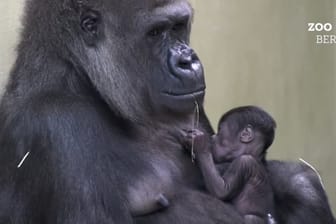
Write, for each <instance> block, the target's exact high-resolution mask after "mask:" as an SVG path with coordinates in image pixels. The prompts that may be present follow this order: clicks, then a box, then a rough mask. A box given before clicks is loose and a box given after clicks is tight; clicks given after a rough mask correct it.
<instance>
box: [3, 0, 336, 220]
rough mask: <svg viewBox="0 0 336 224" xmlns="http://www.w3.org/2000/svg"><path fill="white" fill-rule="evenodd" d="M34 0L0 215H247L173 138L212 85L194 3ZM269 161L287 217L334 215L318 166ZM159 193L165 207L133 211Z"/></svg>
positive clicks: (14, 97)
mask: <svg viewBox="0 0 336 224" xmlns="http://www.w3.org/2000/svg"><path fill="white" fill-rule="evenodd" d="M27 4H28V5H27V7H26V17H25V26H24V30H23V33H22V40H21V43H20V45H19V48H18V58H17V61H16V64H15V66H14V68H13V70H12V73H11V76H10V81H9V84H8V86H7V90H6V93H5V95H4V97H3V100H2V104H1V109H0V124H1V129H0V146H1V151H0V223H1V224H5V223H6V224H8V223H11V224H21V223H25V224H53V223H55V224H56V223H57V224H60V223H62V224H83V223H90V224H92V223H100V224H105V223H106V224H107V223H109V224H111V223H122V224H127V223H146V224H150V223H155V224H157V223H163V224H164V223H167V224H168V223H169V224H171V223H175V224H179V223H180V224H186V223H189V224H204V223H208V224H214V223H242V220H241V218H240V216H239V215H238V214H237V213H236V212H235V211H234V210H233V209H232V207H231V206H230V205H227V204H225V203H222V202H221V201H219V200H217V199H215V198H212V197H210V196H209V195H207V194H205V193H202V191H201V190H200V189H201V187H200V186H201V184H200V183H199V181H200V175H199V171H198V170H197V168H196V166H194V165H193V164H192V163H191V162H190V159H189V158H188V156H186V155H184V154H183V150H182V148H181V146H180V144H179V140H178V139H179V137H178V133H179V131H178V130H180V129H185V128H190V127H191V125H192V123H193V122H192V120H193V111H194V107H195V104H196V103H195V102H197V103H198V104H199V105H202V101H203V96H204V88H205V85H204V80H203V71H202V66H201V64H200V62H199V60H198V58H197V56H196V54H195V53H194V52H193V51H192V49H190V48H189V47H188V40H189V33H190V22H191V18H192V10H191V8H190V5H189V4H188V3H187V2H186V1H185V0H142V1H140V0H30V1H28V3H27ZM203 115H204V114H203ZM202 119H203V122H202V123H203V125H205V126H207V125H208V122H207V119H206V117H202ZM270 169H271V172H273V173H274V175H273V177H274V180H273V182H274V183H276V185H275V190H276V195H277V198H276V199H277V203H278V210H277V212H278V214H277V215H278V217H277V218H278V219H279V220H281V223H296V224H297V223H305V224H307V223H314V224H316V223H332V222H333V218H332V215H331V212H330V209H329V205H328V202H327V201H326V196H325V193H324V191H323V189H322V188H321V186H320V185H319V182H318V178H316V175H313V174H311V173H310V170H304V167H301V166H300V165H291V164H289V165H286V164H283V163H279V164H278V163H273V165H272V166H271V168H270ZM299 187H300V188H299ZM302 187H305V188H304V190H303V191H301V189H302ZM161 193H164V194H165V195H166V196H167V198H168V199H169V200H170V202H171V205H170V206H169V208H168V209H166V210H163V211H161V212H155V213H153V214H150V215H145V216H141V217H138V216H137V217H135V216H134V214H133V213H132V211H133V210H134V209H135V210H136V209H138V208H141V207H142V205H143V204H146V203H147V200H150V199H151V198H154V197H156V195H159V194H161Z"/></svg>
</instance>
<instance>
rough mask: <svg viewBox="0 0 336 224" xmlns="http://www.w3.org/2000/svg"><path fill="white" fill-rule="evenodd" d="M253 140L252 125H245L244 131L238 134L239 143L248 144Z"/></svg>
mask: <svg viewBox="0 0 336 224" xmlns="http://www.w3.org/2000/svg"><path fill="white" fill-rule="evenodd" d="M253 139H254V130H253V127H252V125H247V126H246V127H244V129H243V130H242V131H241V132H240V141H241V142H243V143H249V142H251V141H253Z"/></svg>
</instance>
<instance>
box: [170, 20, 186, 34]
mask: <svg viewBox="0 0 336 224" xmlns="http://www.w3.org/2000/svg"><path fill="white" fill-rule="evenodd" d="M186 27H187V23H186V22H178V23H176V24H175V25H174V26H173V27H172V30H173V31H175V32H178V31H182V30H184V29H185V28H186Z"/></svg>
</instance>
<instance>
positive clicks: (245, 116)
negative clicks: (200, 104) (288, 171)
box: [184, 106, 276, 224]
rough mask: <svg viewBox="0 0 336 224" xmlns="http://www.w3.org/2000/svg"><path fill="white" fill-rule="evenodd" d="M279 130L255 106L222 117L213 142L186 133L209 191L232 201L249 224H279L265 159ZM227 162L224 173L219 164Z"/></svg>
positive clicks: (185, 135) (198, 132) (206, 138)
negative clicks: (275, 217)
mask: <svg viewBox="0 0 336 224" xmlns="http://www.w3.org/2000/svg"><path fill="white" fill-rule="evenodd" d="M275 128H276V123H275V121H274V119H273V118H272V117H271V116H270V115H269V114H268V113H266V112H265V111H263V110H262V109H260V108H258V107H255V106H244V107H238V108H234V109H232V110H230V111H228V112H227V113H225V114H224V115H223V116H222V118H221V119H220V121H219V124H218V133H217V135H214V136H213V141H210V138H209V136H206V135H204V134H203V132H201V131H200V130H197V129H195V130H191V131H188V132H187V133H184V143H185V144H186V145H185V146H186V147H187V148H189V149H190V148H191V147H193V150H194V152H195V156H196V161H197V163H198V165H199V167H200V169H201V172H202V175H203V178H204V181H205V186H206V188H207V190H208V191H209V192H210V193H211V194H213V195H214V196H216V197H218V198H220V199H222V200H225V201H229V202H231V203H232V204H233V205H234V206H235V208H236V209H237V210H238V211H239V212H240V213H241V214H242V215H243V216H244V220H245V223H247V224H252V223H253V224H265V223H267V224H274V223H275V221H274V219H273V217H272V215H271V214H273V212H274V211H273V209H274V202H273V191H272V187H271V185H270V182H269V177H268V173H267V171H266V160H265V156H266V150H267V149H268V148H269V147H270V145H271V144H272V142H273V139H274V132H275ZM210 142H212V144H210ZM224 162H229V165H228V167H227V168H226V169H225V171H224V172H220V171H219V170H218V169H217V168H216V165H215V163H222V164H224ZM217 165H218V164H217Z"/></svg>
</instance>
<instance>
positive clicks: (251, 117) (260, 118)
mask: <svg viewBox="0 0 336 224" xmlns="http://www.w3.org/2000/svg"><path fill="white" fill-rule="evenodd" d="M275 128H276V123H275V121H274V119H273V118H272V117H271V116H270V115H269V114H268V113H267V112H266V111H264V110H262V109H261V108H259V107H256V106H244V107H237V108H234V109H232V110H230V111H228V112H226V113H225V114H224V115H223V116H222V117H221V119H220V121H219V123H218V132H217V135H215V136H214V146H213V148H214V150H215V151H217V152H219V151H220V152H221V153H220V155H221V156H220V157H221V158H220V159H219V160H222V161H224V160H225V161H232V160H233V159H235V158H237V157H239V156H241V155H244V154H245V155H246V154H249V155H252V156H254V157H255V158H259V159H261V160H264V159H265V155H266V150H267V149H268V148H269V147H270V145H271V144H272V143H273V139H274V133H275ZM215 159H216V158H215ZM217 160H218V159H217Z"/></svg>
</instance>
